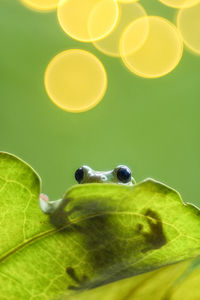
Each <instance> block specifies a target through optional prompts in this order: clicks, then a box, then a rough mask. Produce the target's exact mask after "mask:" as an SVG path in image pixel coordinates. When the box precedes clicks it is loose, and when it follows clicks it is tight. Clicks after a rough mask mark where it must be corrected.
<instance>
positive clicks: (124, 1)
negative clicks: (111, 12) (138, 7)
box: [117, 0, 138, 3]
mask: <svg viewBox="0 0 200 300" xmlns="http://www.w3.org/2000/svg"><path fill="white" fill-rule="evenodd" d="M117 1H118V2H119V3H133V2H137V1H138V0H117Z"/></svg>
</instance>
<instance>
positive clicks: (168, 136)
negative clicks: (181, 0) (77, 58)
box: [0, 0, 200, 206]
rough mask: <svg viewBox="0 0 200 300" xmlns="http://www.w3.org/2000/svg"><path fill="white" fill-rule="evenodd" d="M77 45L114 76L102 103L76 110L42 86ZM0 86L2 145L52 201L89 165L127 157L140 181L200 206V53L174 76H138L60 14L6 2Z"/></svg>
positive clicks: (157, 11) (154, 5) (165, 12)
mask: <svg viewBox="0 0 200 300" xmlns="http://www.w3.org/2000/svg"><path fill="white" fill-rule="evenodd" d="M141 3H142V4H143V5H144V7H145V9H146V11H147V12H148V14H150V15H159V16H163V17H166V18H168V19H169V20H171V21H172V22H175V17H176V13H177V11H176V10H175V9H172V8H169V7H167V6H164V5H163V4H161V3H159V2H158V1H156V0H151V1H150V0H144V1H141ZM71 48H76V49H83V50H88V51H90V52H91V53H93V54H95V55H96V56H97V57H98V58H99V59H100V60H101V62H102V63H103V64H104V67H105V69H106V71H107V76H108V88H107V92H106V94H105V96H104V98H103V100H102V101H101V102H100V104H99V105H97V106H96V107H95V108H93V109H92V110H90V111H87V112H83V113H79V114H77V113H76V114H74V113H70V112H66V111H63V110H61V109H60V108H59V107H57V106H56V105H55V104H53V102H52V101H50V99H49V97H48V95H47V93H46V92H45V88H44V72H45V69H46V67H47V65H48V63H49V61H50V60H51V59H52V58H53V57H54V56H55V55H56V54H58V53H59V52H61V51H64V50H67V49H71ZM0 92H1V97H0V98H1V100H0V101H1V109H0V149H1V151H7V152H10V153H12V154H15V155H17V156H18V157H20V158H21V159H23V160H25V161H26V162H27V163H29V164H30V165H31V166H32V167H33V168H34V169H35V170H36V171H37V173H38V174H39V175H40V177H41V179H42V191H43V192H44V193H46V194H48V195H49V196H50V198H51V199H56V198H59V197H61V196H62V194H63V193H64V192H65V190H66V189H67V188H69V187H70V186H71V185H73V184H75V179H74V172H75V170H76V169H77V168H78V167H79V166H81V165H83V164H87V165H89V166H91V167H92V168H93V169H95V170H109V169H112V168H114V167H115V166H116V165H118V164H127V165H128V166H129V167H130V168H131V169H132V172H133V176H134V177H135V179H136V181H137V182H139V181H141V180H143V179H145V178H147V177H152V178H154V179H156V180H160V181H162V182H164V183H166V184H167V185H169V186H171V187H173V188H175V189H176V190H177V191H179V192H180V194H181V195H182V198H183V200H184V201H186V202H192V203H195V204H196V205H199V206H200V190H199V186H200V185H199V177H200V140H199V131H200V118H199V111H200V57H199V56H197V55H194V53H191V52H190V51H189V50H187V49H186V48H185V49H184V53H183V58H182V60H181V62H180V64H179V65H178V66H177V68H176V69H175V70H174V71H173V72H171V73H170V74H168V75H166V76H164V77H162V78H158V79H145V78H141V77H137V76H136V75H133V74H132V73H131V72H130V71H128V69H127V68H126V67H125V66H124V65H123V63H122V61H121V60H120V59H118V58H112V57H109V56H106V55H104V54H103V53H101V52H99V51H98V50H97V49H96V48H95V47H94V46H93V45H92V44H89V43H81V42H78V41H75V40H73V39H71V38H70V37H68V36H67V35H66V34H65V33H64V32H63V31H62V29H61V28H60V26H59V25H58V21H57V17H56V12H55V11H52V12H48V13H47V12H46V13H39V12H35V11H33V10H30V9H28V8H27V7H25V6H23V5H22V4H21V3H20V1H18V0H1V2H0Z"/></svg>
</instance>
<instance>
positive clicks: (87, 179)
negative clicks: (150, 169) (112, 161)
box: [75, 165, 135, 185]
mask: <svg viewBox="0 0 200 300" xmlns="http://www.w3.org/2000/svg"><path fill="white" fill-rule="evenodd" d="M75 179H76V180H77V182H78V183H81V184H82V183H93V182H98V183H118V184H124V185H133V184H135V180H134V178H133V177H132V175H131V170H130V169H129V168H128V167H127V166H123V165H120V166H117V167H116V168H115V169H113V170H111V171H94V170H92V169H91V168H90V167H88V166H82V167H80V168H79V169H77V170H76V172H75Z"/></svg>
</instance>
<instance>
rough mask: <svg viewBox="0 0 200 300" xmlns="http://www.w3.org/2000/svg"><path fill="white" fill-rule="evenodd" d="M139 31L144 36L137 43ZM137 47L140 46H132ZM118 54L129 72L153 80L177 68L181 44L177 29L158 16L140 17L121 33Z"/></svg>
mask: <svg viewBox="0 0 200 300" xmlns="http://www.w3.org/2000/svg"><path fill="white" fill-rule="evenodd" d="M147 24H148V26H147ZM138 32H139V33H140V32H142V34H141V37H143V40H141V41H140V40H139V42H138ZM135 36H136V42H135V39H134V37H135ZM138 43H139V44H138ZM137 44H138V45H139V47H138V46H137V47H136V46H135V45H137ZM127 49H128V50H127ZM131 49H132V51H131ZM120 52H121V57H122V60H123V62H124V64H125V65H126V67H127V68H128V69H129V70H130V71H131V72H133V73H134V74H136V75H138V76H141V77H145V78H156V77H161V76H164V75H166V74H168V73H169V72H171V71H172V70H173V69H174V68H175V67H176V66H177V64H178V63H179V61H180V59H181V57H182V52H183V41H182V38H181V35H180V33H179V32H178V30H177V28H176V27H175V26H174V25H173V24H172V23H171V22H169V21H168V20H166V19H164V18H161V17H158V16H149V17H143V18H140V19H137V20H136V21H134V22H133V23H131V24H130V25H129V26H128V27H127V28H126V30H125V31H124V33H123V35H122V39H121V42H120Z"/></svg>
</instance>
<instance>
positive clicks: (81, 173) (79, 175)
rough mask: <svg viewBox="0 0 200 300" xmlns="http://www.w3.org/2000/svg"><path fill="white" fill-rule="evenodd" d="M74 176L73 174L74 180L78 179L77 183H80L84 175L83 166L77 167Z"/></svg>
mask: <svg viewBox="0 0 200 300" xmlns="http://www.w3.org/2000/svg"><path fill="white" fill-rule="evenodd" d="M74 176H75V179H76V181H78V183H81V181H82V180H83V177H84V170H83V168H82V167H81V168H79V169H77V170H76V172H75V174H74Z"/></svg>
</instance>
